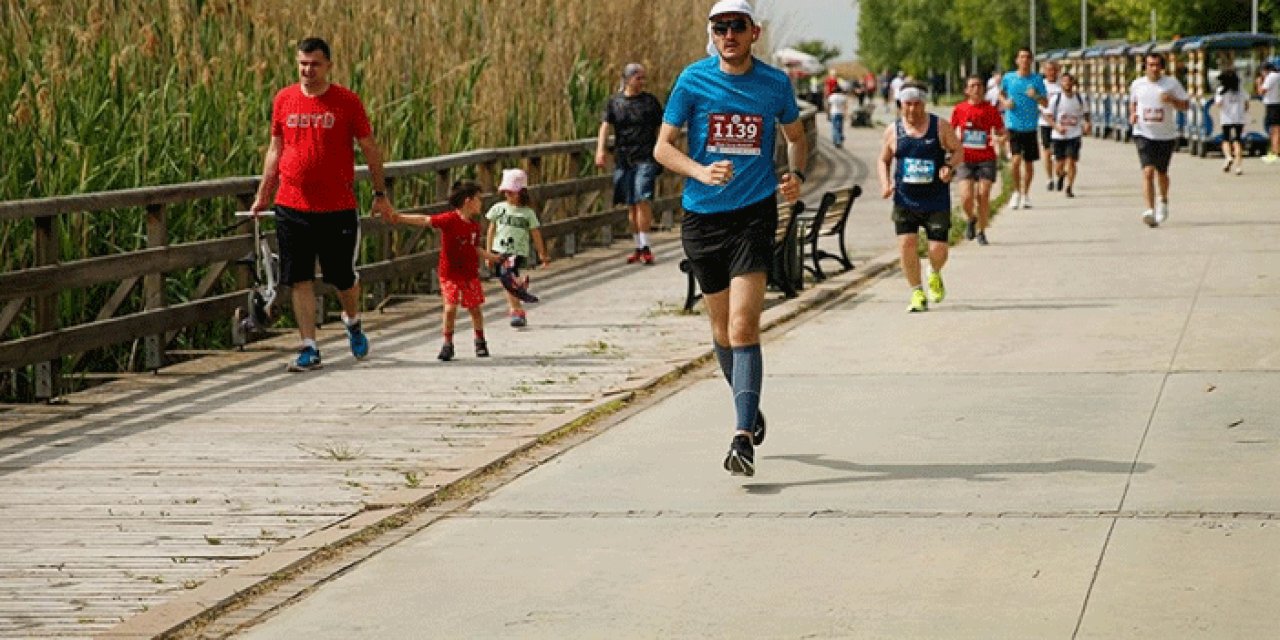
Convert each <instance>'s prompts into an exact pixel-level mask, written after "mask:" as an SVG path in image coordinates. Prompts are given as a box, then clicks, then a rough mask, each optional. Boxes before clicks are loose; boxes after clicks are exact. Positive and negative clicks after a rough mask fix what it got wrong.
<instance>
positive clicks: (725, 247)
mask: <svg viewBox="0 0 1280 640" xmlns="http://www.w3.org/2000/svg"><path fill="white" fill-rule="evenodd" d="M777 228H778V197H777V196H776V195H771V196H769V197H767V198H765V199H764V200H761V201H759V202H757V203H755V204H751V205H747V206H745V207H742V208H741V209H734V210H732V211H724V212H721V213H695V212H692V211H689V212H686V213H685V215H684V221H683V222H682V223H681V225H680V240H681V243H682V244H683V245H684V253H685V256H687V257H688V258H689V264H690V265H691V266H692V267H693V277H694V278H696V279H697V280H698V287H700V288H701V289H702V292H703V293H704V294H706V293H719V292H721V291H724V290H725V289H728V288H729V282H730V281H731V280H733V278H734V276H740V275H743V274H746V273H768V272H769V265H770V264H771V263H772V261H773V237H774V234H775V233H776V232H777Z"/></svg>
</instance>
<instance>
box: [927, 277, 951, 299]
mask: <svg viewBox="0 0 1280 640" xmlns="http://www.w3.org/2000/svg"><path fill="white" fill-rule="evenodd" d="M929 295H930V296H932V297H933V301H934V302H942V299H943V298H946V297H947V286H946V285H944V284H942V274H941V273H931V274H929Z"/></svg>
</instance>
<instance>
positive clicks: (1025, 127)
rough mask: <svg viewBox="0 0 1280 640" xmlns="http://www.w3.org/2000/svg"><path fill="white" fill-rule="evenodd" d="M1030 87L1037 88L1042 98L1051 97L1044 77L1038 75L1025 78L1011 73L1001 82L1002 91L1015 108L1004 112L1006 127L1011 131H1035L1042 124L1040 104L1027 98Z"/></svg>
mask: <svg viewBox="0 0 1280 640" xmlns="http://www.w3.org/2000/svg"><path fill="white" fill-rule="evenodd" d="M1028 87H1035V88H1036V95H1037V96H1039V97H1041V98H1046V99H1047V98H1048V97H1049V90H1048V89H1046V88H1045V86H1044V76H1042V75H1040V74H1038V73H1032V74H1031V75H1029V76H1027V77H1025V78H1024V77H1022V76H1020V75H1018V72H1017V71H1010V72H1008V73H1006V74H1004V78H1003V79H1001V80H1000V90H1001V91H1003V92H1004V94H1005V95H1006V96H1008V97H1009V99H1010V100H1013V108H1012V109H1009V110H1008V111H1005V112H1004V126H1005V128H1006V129H1008V130H1010V131H1035V130H1036V128H1037V126H1038V125H1039V124H1040V103H1038V102H1036V101H1035V100H1033V99H1031V98H1030V97H1029V96H1027V88H1028Z"/></svg>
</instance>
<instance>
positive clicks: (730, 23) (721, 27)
mask: <svg viewBox="0 0 1280 640" xmlns="http://www.w3.org/2000/svg"><path fill="white" fill-rule="evenodd" d="M730 31H733V32H734V33H746V32H747V21H746V20H744V19H742V18H735V19H733V20H724V21H721V22H712V23H711V32H712V33H714V34H716V35H718V36H723V35H728V33H729V32H730Z"/></svg>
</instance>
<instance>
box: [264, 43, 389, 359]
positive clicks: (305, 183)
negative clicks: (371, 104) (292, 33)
mask: <svg viewBox="0 0 1280 640" xmlns="http://www.w3.org/2000/svg"><path fill="white" fill-rule="evenodd" d="M297 61H298V75H299V76H300V78H301V82H299V83H298V84H296V85H292V86H289V87H285V88H284V89H281V90H280V92H279V93H277V94H276V98H275V102H274V103H273V104H272V114H271V146H270V147H268V148H267V157H266V162H265V166H264V168H263V170H262V183H261V184H260V185H259V186H258V194H257V198H256V199H255V200H254V202H253V206H252V207H251V210H252V211H253V212H254V213H255V214H256V213H258V212H261V211H264V210H266V209H267V207H268V206H269V205H270V204H271V202H272V196H273V195H274V196H275V213H276V239H277V240H278V241H279V243H280V272H281V274H282V276H283V280H284V283H285V284H287V285H289V286H290V289H291V290H292V292H293V313H294V318H295V319H296V320H297V321H298V332H299V333H300V334H301V335H302V349H301V350H299V351H298V357H297V359H296V360H294V361H293V362H291V363H290V364H289V370H290V371H310V370H311V369H319V368H320V367H321V360H320V349H319V347H318V346H317V345H316V326H315V323H314V322H312V321H311V318H314V317H315V316H316V295H315V277H316V275H315V264H316V260H317V259H318V260H319V261H320V269H321V271H322V273H323V274H324V281H325V282H328V283H329V284H331V285H333V287H334V288H335V289H337V290H338V300H339V301H340V302H341V303H342V322H343V324H344V325H345V326H346V332H347V340H348V342H349V343H350V344H351V353H352V355H354V356H355V357H356V358H363V357H365V356H366V355H368V354H369V339H368V338H367V337H366V336H365V334H364V331H363V330H362V328H361V326H360V283H359V279H358V277H357V275H356V272H355V262H356V256H357V255H358V253H357V252H358V251H359V248H360V246H359V245H360V214H359V213H357V211H356V196H355V192H354V191H353V185H354V183H355V152H354V151H353V149H352V144H351V141H352V140H355V141H356V142H357V143H359V145H360V150H361V151H362V152H363V153H364V158H365V161H366V162H368V164H369V176H370V180H371V181H372V182H373V195H374V199H373V210H374V211H375V212H377V213H381V214H387V213H394V210H393V209H392V207H391V201H390V200H388V199H387V194H386V189H387V187H386V182H385V181H384V180H383V175H382V154H381V153H380V152H379V151H378V144H377V142H375V141H374V139H373V129H372V128H371V127H370V126H369V116H368V115H367V114H366V113H365V110H364V105H363V104H362V103H361V102H360V98H359V97H358V96H356V94H354V93H352V92H351V91H350V90H348V89H346V88H345V87H341V86H338V85H336V84H333V83H331V82H329V80H328V75H329V70H330V68H331V67H332V66H333V63H332V62H331V60H330V54H329V45H328V43H326V42H325V41H324V40H321V39H319V38H307V39H305V40H302V41H301V42H299V43H298V50H297Z"/></svg>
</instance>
